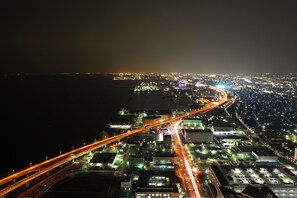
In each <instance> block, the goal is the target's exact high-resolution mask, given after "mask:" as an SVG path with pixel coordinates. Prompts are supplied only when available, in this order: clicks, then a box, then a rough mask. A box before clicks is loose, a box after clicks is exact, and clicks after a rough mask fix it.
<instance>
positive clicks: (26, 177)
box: [0, 86, 227, 197]
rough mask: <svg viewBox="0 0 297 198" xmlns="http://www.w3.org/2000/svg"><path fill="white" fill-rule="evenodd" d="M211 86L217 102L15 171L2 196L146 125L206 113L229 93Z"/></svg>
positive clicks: (1, 183)
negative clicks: (218, 97)
mask: <svg viewBox="0 0 297 198" xmlns="http://www.w3.org/2000/svg"><path fill="white" fill-rule="evenodd" d="M209 88H210V89H213V90H215V91H217V92H219V93H220V99H219V100H217V101H216V102H212V103H209V104H207V105H205V106H203V107H202V108H199V109H195V110H192V111H189V112H186V113H183V114H181V115H179V116H176V117H172V118H168V119H165V120H160V121H155V122H152V123H150V124H147V125H145V126H143V127H140V128H137V129H134V130H131V131H127V132H125V133H122V134H119V135H116V136H113V137H109V138H106V139H103V140H100V141H96V142H94V143H91V144H88V145H85V146H83V147H81V148H78V149H75V150H72V151H69V152H67V153H64V154H61V155H59V156H57V157H54V158H52V159H48V160H46V161H44V162H41V163H39V164H36V165H33V166H30V167H29V168H27V169H24V170H22V171H19V172H15V173H14V174H12V175H10V176H8V177H5V178H2V179H0V188H1V189H0V196H1V197H3V196H4V195H6V194H7V193H9V192H11V191H13V190H15V189H17V188H19V187H21V186H23V185H25V184H26V183H28V182H30V181H32V180H34V179H36V178H38V177H40V176H41V175H44V174H46V173H48V172H49V171H51V170H53V169H55V168H57V167H59V166H62V165H63V164H65V163H68V162H71V161H72V160H73V159H75V158H78V157H81V156H83V155H85V154H87V153H89V152H92V151H93V150H96V149H98V148H100V147H102V146H104V145H107V144H110V143H112V142H115V141H119V140H120V139H123V138H125V137H128V136H130V135H133V134H136V133H139V132H142V131H144V130H145V127H156V126H159V125H161V124H166V123H169V122H174V121H179V120H181V119H182V118H184V117H186V116H189V115H194V114H198V113H206V112H208V111H210V110H212V109H214V108H216V107H218V106H220V105H221V104H223V103H224V102H226V101H227V93H226V92H224V91H222V90H219V89H217V88H215V87H212V86H209ZM186 166H188V165H186ZM190 178H191V176H190ZM191 180H192V179H191ZM13 181H14V182H13ZM194 190H195V189H194Z"/></svg>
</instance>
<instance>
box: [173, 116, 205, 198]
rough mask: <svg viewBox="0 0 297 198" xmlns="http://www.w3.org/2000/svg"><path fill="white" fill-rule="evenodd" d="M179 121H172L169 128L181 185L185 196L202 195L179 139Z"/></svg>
mask: <svg viewBox="0 0 297 198" xmlns="http://www.w3.org/2000/svg"><path fill="white" fill-rule="evenodd" d="M180 122H181V121H179V122H176V123H174V124H173V127H172V129H171V131H172V132H173V139H174V142H175V146H174V148H175V151H176V154H177V157H178V159H179V163H180V167H179V170H178V173H179V177H181V178H182V181H183V186H184V188H185V192H186V197H202V196H201V192H202V189H201V186H200V184H199V182H198V180H197V179H196V180H195V177H194V174H193V168H192V167H191V165H190V163H189V159H188V157H187V155H186V153H185V149H184V148H183V147H184V144H183V142H182V141H181V139H180V135H179V130H178V125H179V123H180ZM198 188H200V189H198Z"/></svg>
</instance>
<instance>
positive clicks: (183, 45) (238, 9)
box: [0, 0, 297, 74]
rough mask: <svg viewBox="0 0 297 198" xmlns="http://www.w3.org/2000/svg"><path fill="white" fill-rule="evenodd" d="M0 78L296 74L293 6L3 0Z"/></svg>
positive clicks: (223, 0)
mask: <svg viewBox="0 0 297 198" xmlns="http://www.w3.org/2000/svg"><path fill="white" fill-rule="evenodd" d="M0 11H1V14H0V15H1V19H0V22H1V23H0V25H1V28H0V29H1V30H0V36H1V45H0V46H1V51H0V52H1V59H0V65H1V67H0V68H1V69H0V73H2V74H3V73H61V72H71V73H73V72H126V71H127V72H128V71H130V72H197V73H230V72H253V73H254V72H282V73H283V72H297V1H296V0H291V1H290V0H234V1H231V0H218V1H212V0H205V1H199V0H196V1H190V0H179V1H177V0H147V1H145V0H135V1H129V0H119V1H113V0H96V1H92V0H81V1H76V0H68V1H66V0H51V1H45V0H36V1H30V0H22V1H14V0H9V1H8V0H7V1H6V4H3V3H1V8H0Z"/></svg>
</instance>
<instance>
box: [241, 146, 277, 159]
mask: <svg viewBox="0 0 297 198" xmlns="http://www.w3.org/2000/svg"><path fill="white" fill-rule="evenodd" d="M237 149H239V151H240V152H243V153H254V154H256V155H257V156H259V157H262V156H275V154H274V152H273V151H272V150H271V149H270V148H268V147H265V146H237Z"/></svg>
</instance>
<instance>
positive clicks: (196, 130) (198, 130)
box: [183, 129, 213, 133]
mask: <svg viewBox="0 0 297 198" xmlns="http://www.w3.org/2000/svg"><path fill="white" fill-rule="evenodd" d="M183 130H185V131H186V132H187V133H213V132H212V131H211V130H210V129H183Z"/></svg>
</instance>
